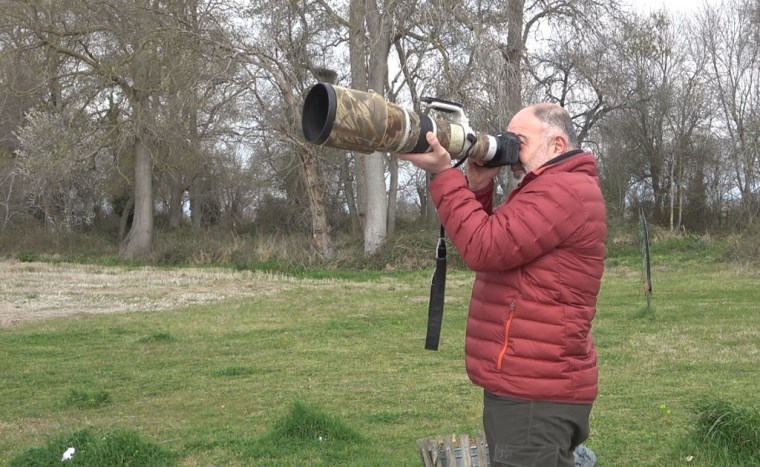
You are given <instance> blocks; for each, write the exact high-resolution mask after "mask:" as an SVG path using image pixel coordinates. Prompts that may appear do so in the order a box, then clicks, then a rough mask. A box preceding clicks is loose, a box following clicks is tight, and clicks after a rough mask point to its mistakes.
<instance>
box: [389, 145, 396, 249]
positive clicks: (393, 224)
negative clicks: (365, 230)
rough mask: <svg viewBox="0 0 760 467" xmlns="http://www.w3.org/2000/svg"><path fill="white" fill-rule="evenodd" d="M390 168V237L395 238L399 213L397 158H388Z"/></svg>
mask: <svg viewBox="0 0 760 467" xmlns="http://www.w3.org/2000/svg"><path fill="white" fill-rule="evenodd" d="M388 166H389V170H390V174H391V180H390V186H389V188H388V227H387V232H388V236H389V237H390V236H393V233H394V232H395V231H396V212H397V211H398V200H397V199H396V197H397V196H398V159H396V158H395V157H389V158H388Z"/></svg>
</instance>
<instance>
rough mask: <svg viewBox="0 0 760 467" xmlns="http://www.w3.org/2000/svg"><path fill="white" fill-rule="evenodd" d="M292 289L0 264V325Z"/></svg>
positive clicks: (220, 272) (243, 275)
mask: <svg viewBox="0 0 760 467" xmlns="http://www.w3.org/2000/svg"><path fill="white" fill-rule="evenodd" d="M295 285H297V281H294V280H291V279H289V278H286V277H282V276H277V275H274V274H266V273H262V272H251V271H232V270H225V269H213V268H193V269H170V270H167V269H156V268H152V267H141V268H123V267H107V266H98V265H86V264H68V263H60V264H48V263H22V262H19V261H7V260H0V326H2V327H8V326H12V325H14V324H18V323H24V322H30V321H39V320H44V319H50V318H59V317H65V316H72V315H78V314H93V313H118V312H127V311H152V310H155V311H158V310H166V309H171V308H179V307H184V306H191V305H202V304H209V303H215V302H220V301H223V300H228V299H232V298H243V297H255V296H261V295H266V294H269V293H272V292H276V291H281V290H283V289H286V288H290V287H293V286H295Z"/></svg>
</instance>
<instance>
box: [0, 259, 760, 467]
mask: <svg viewBox="0 0 760 467" xmlns="http://www.w3.org/2000/svg"><path fill="white" fill-rule="evenodd" d="M686 250H688V251H692V250H691V249H690V248H686ZM656 259H657V261H655V262H654V265H653V279H654V297H653V301H652V312H651V313H642V309H644V308H645V304H646V302H645V299H644V296H643V295H642V293H641V281H640V272H639V270H638V269H636V268H635V267H627V266H625V265H624V264H623V265H618V266H615V267H610V268H609V269H608V271H607V273H606V276H605V279H604V283H603V288H602V292H601V296H600V301H599V314H598V316H597V320H596V321H595V326H594V336H595V340H596V343H597V348H598V352H599V361H600V383H601V386H600V387H601V393H600V396H599V399H598V402H597V404H596V406H595V408H594V411H593V413H592V434H591V438H590V439H589V440H588V441H587V443H586V444H587V446H588V447H589V448H591V449H592V450H593V451H594V452H595V454H596V455H597V457H598V458H599V465H600V466H602V467H604V466H626V465H631V466H660V465H689V466H701V467H707V466H716V465H717V466H721V465H722V466H726V467H727V466H729V465H731V466H733V465H741V464H737V463H736V462H737V461H736V459H737V458H736V457H730V456H733V455H734V454H732V453H722V452H723V451H725V450H726V449H724V448H721V447H720V445H717V446H715V445H713V444H708V443H695V442H694V441H693V440H694V439H695V438H694V437H695V436H697V438H696V439H700V438H699V436H700V435H699V433H700V431H699V427H700V426H701V425H700V422H699V417H698V416H697V415H695V409H694V408H695V407H699V406H700V404H699V403H700V401H708V400H713V399H717V400H720V401H729V402H730V404H729V405H728V406H727V407H729V408H735V407H744V408H747V409H746V410H747V411H748V413H750V414H752V413H754V412H753V410H754V409H753V408H755V407H758V406H759V405H760V396H759V395H758V394H757V366H758V362H759V361H760V348H759V347H760V313H757V303H758V302H759V301H760V288H758V287H757V284H758V280H759V279H760V269H757V268H748V267H744V268H739V267H736V266H732V265H730V264H721V263H715V262H712V261H709V262H707V263H704V264H700V263H698V262H696V261H695V260H693V259H690V260H689V261H667V256H666V255H664V254H661V253H658V256H657V257H656ZM634 264H635V263H634ZM283 280H284V279H283ZM429 280H430V277H429V271H426V272H420V273H404V274H380V275H377V274H371V275H369V276H367V277H364V276H362V275H357V276H351V275H348V274H347V275H345V276H344V278H343V279H340V280H335V279H331V280H327V279H315V278H307V277H303V278H300V279H296V284H295V285H293V284H292V281H293V279H289V281H291V282H289V286H288V287H286V288H283V289H282V290H281V291H278V290H272V289H271V288H269V289H267V291H266V293H262V294H261V295H259V296H257V297H255V298H252V299H247V300H244V301H236V302H228V303H225V304H222V305H215V306H204V307H195V308H185V309H177V310H168V311H161V312H151V313H129V314H118V315H107V316H87V317H76V318H70V319H64V320H51V321H45V322H39V323H31V324H24V325H18V326H15V327H11V328H4V329H0V352H2V356H1V357H0V361H1V362H2V373H3V384H2V385H0V452H2V459H3V460H2V461H0V462H5V463H8V462H10V461H11V460H12V459H17V460H18V459H24V457H23V456H28V455H31V454H30V453H32V454H33V453H40V452H41V451H45V452H48V450H50V454H49V455H53V454H55V456H58V457H57V459H56V461H57V462H60V455H61V454H62V452H63V450H64V449H65V447H63V444H66V443H63V444H61V440H67V439H68V437H71V436H73V435H72V433H73V434H76V433H81V432H84V433H91V434H92V435H91V436H90V435H88V436H90V438H89V439H91V441H87V442H85V443H84V444H85V445H86V444H88V443H92V442H94V441H92V440H96V439H102V438H109V437H111V438H113V436H115V435H116V434H123V433H130V435H129V436H130V437H131V438H130V437H128V439H127V440H124V441H122V442H121V443H122V444H123V445H125V446H129V445H130V443H133V444H134V443H138V444H140V443H143V444H144V445H145V446H154V447H159V448H160V451H157V452H159V454H156V456H157V457H156V459H160V460H157V461H155V463H154V464H153V465H164V464H161V462H165V463H169V464H172V463H175V462H176V465H240V466H248V465H313V466H328V465H357V466H364V465H367V466H374V465H377V466H380V465H394V466H396V465H398V466H406V465H409V466H413V465H414V466H416V465H419V464H420V460H419V455H418V454H417V450H416V440H417V439H418V438H423V437H429V436H434V435H441V434H448V433H470V434H471V435H474V434H475V433H477V432H478V431H480V429H481V428H480V419H481V398H482V392H481V391H480V390H479V389H478V388H476V387H474V386H473V385H472V384H471V383H470V382H469V380H468V379H467V376H466V374H465V371H464V362H463V361H464V355H463V339H464V323H465V315H466V307H467V303H468V301H469V293H470V284H471V281H472V274H471V273H469V272H464V271H453V272H451V273H450V276H449V281H448V288H447V302H446V314H445V318H444V326H443V336H442V341H441V350H440V351H438V352H430V351H425V350H424V338H425V322H426V316H427V312H426V307H427V295H428V292H429ZM251 287H254V288H255V287H256V284H251ZM735 418H736V419H738V420H745V418H746V419H747V420H749V422H748V423H749V426H754V425H752V424H753V423H755V422H754V421H753V420H755V419H754V418H752V416H749V417H744V418H743V417H742V416H736V417H735ZM708 423H709V422H708ZM742 423H744V422H742ZM740 426H744V425H740ZM742 429H743V428H742ZM754 429H755V430H757V427H756V426H755V428H754ZM728 433H731V432H730V431H728ZM120 436H121V435H120ZM727 436H729V438H728V439H734V438H732V436H734V435H732V434H729V435H727ZM135 437H137V438H135ZM320 438H321V439H320ZM135 439H139V441H135ZM51 440H52V441H51ZM129 440H131V441H129ZM72 442H73V441H72ZM753 442H754V441H753ZM51 443H52V444H51ZM143 444H140V445H143ZM50 446H53V447H54V449H53V448H50ZM114 449H115V448H114ZM146 449H147V448H146ZM58 451H60V452H58ZM138 451H139V449H138ZM151 452H152V451H151ZM161 453H168V454H167V456H168V457H163V454H161ZM721 453H722V454H721ZM739 455H740V456H742V454H741V453H740V454H739ZM690 456H691V460H687V459H688V458H689V457H690ZM739 459H745V460H746V459H750V460H751V458H749V457H746V455H745V457H739ZM150 462H153V461H150ZM2 465H6V464H2ZM7 465H11V464H7ZM16 465H23V464H16ZM32 465H33V464H32ZM39 465H46V464H39ZM50 465H52V464H50ZM72 465H73V464H72ZM91 465H95V464H91ZM122 465H129V464H122ZM132 465H139V464H132ZM745 465H752V464H751V463H748V464H745Z"/></svg>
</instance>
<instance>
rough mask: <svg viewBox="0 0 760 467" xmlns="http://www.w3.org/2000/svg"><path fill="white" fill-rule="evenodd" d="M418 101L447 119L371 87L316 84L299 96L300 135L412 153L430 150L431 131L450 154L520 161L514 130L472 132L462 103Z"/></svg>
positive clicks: (499, 162) (488, 161)
mask: <svg viewBox="0 0 760 467" xmlns="http://www.w3.org/2000/svg"><path fill="white" fill-rule="evenodd" d="M421 101H422V102H423V103H424V104H425V105H426V106H427V108H428V109H432V110H435V111H437V112H441V113H445V114H448V116H450V117H451V118H450V119H445V118H432V117H430V116H428V115H426V114H418V113H416V112H413V111H410V110H407V109H405V108H403V107H401V106H399V105H397V104H393V103H391V102H386V101H385V99H383V97H382V96H380V95H378V94H377V93H375V92H364V91H357V90H355V89H349V88H344V87H340V86H334V85H332V84H329V83H317V84H315V85H314V86H312V87H311V89H310V90H309V92H308V93H307V95H306V98H305V100H304V105H303V112H302V115H301V124H302V130H303V135H304V138H305V139H306V141H308V142H309V143H314V144H318V145H325V146H329V147H333V148H337V149H346V150H350V151H358V152H363V153H372V152H375V151H380V152H400V153H417V152H428V151H430V146H429V145H428V142H427V139H426V138H425V135H426V134H427V132H428V131H432V132H433V133H435V134H436V136H437V137H438V140H439V141H440V143H441V145H442V146H443V147H444V148H446V150H447V151H448V152H449V154H451V157H452V158H453V159H463V158H466V157H469V158H471V159H472V160H474V161H478V162H480V163H482V165H484V166H486V167H501V166H505V165H516V164H519V159H518V154H519V150H520V139H519V138H518V137H517V135H515V134H514V133H511V132H504V133H499V134H496V135H489V134H486V133H483V132H476V131H473V130H472V128H470V125H469V122H468V119H467V116H466V115H465V113H464V110H463V107H462V105H460V104H457V103H455V102H451V101H447V100H444V99H438V98H430V97H423V98H422V99H421Z"/></svg>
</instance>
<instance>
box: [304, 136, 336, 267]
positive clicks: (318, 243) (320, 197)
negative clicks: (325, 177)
mask: <svg viewBox="0 0 760 467" xmlns="http://www.w3.org/2000/svg"><path fill="white" fill-rule="evenodd" d="M300 157H301V164H300V167H301V176H302V177H303V180H304V184H305V185H306V197H307V198H308V202H309V212H310V213H311V234H312V238H313V240H314V246H315V247H316V248H317V251H319V253H320V254H321V255H322V257H324V258H328V259H330V258H333V257H334V256H335V251H334V250H333V246H332V240H331V238H330V228H329V226H328V224H327V212H326V210H325V197H324V193H323V190H322V185H321V184H320V183H319V173H318V171H317V158H316V154H315V153H314V149H313V148H311V147H303V148H301V151H300Z"/></svg>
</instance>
